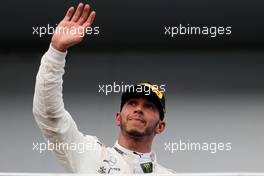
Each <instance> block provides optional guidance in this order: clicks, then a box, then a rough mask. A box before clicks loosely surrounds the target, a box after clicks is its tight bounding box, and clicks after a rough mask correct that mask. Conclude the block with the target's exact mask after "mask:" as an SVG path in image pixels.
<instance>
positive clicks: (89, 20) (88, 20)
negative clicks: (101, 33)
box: [83, 11, 96, 28]
mask: <svg viewBox="0 0 264 176" xmlns="http://www.w3.org/2000/svg"><path fill="white" fill-rule="evenodd" d="M95 15H96V13H95V11H92V12H91V14H90V16H89V18H88V19H87V20H86V22H85V23H84V24H83V27H84V28H87V27H89V26H91V25H92V24H93V21H94V18H95Z"/></svg>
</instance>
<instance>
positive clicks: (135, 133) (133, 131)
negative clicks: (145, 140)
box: [126, 128, 146, 137]
mask: <svg viewBox="0 0 264 176" xmlns="http://www.w3.org/2000/svg"><path fill="white" fill-rule="evenodd" d="M126 132H127V134H128V135H129V136H132V137H144V136H146V134H145V132H144V131H140V130H138V129H135V128H132V129H128V130H126Z"/></svg>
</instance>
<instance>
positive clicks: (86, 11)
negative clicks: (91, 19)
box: [77, 4, 90, 25]
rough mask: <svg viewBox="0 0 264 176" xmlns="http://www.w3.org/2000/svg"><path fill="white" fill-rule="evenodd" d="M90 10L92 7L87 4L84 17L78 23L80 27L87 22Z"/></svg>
mask: <svg viewBox="0 0 264 176" xmlns="http://www.w3.org/2000/svg"><path fill="white" fill-rule="evenodd" d="M89 9H90V6H89V5H88V4H86V5H85V6H84V9H83V13H82V16H81V17H80V19H79V20H78V22H77V23H78V24H79V25H83V23H84V22H85V21H86V20H87V18H88V14H89V13H88V12H89Z"/></svg>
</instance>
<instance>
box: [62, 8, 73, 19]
mask: <svg viewBox="0 0 264 176" xmlns="http://www.w3.org/2000/svg"><path fill="white" fill-rule="evenodd" d="M73 12H74V7H70V8H69V9H68V11H67V13H66V15H65V17H64V19H63V20H66V21H69V20H70V19H71V17H72V14H73Z"/></svg>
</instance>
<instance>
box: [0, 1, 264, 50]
mask: <svg viewBox="0 0 264 176" xmlns="http://www.w3.org/2000/svg"><path fill="white" fill-rule="evenodd" d="M86 2H87V3H89V4H90V5H91V7H92V9H93V10H96V11H97V16H96V20H95V23H94V26H99V27H100V34H99V35H98V36H91V37H89V40H86V41H85V42H83V43H82V44H81V46H78V48H79V49H85V50H86V49H96V50H98V49H105V50H111V51H112V50H120V49H122V50H123V49H127V50H131V49H132V50H133V49H141V50H146V49H155V50H156V49H181V48H183V49H185V48H188V49H190V48H191V49H196V48H198V49H212V48H213V49H219V48H221V49H239V48H242V49H248V48H250V49H261V48H263V46H264V33H263V30H264V20H263V17H264V11H263V6H264V1H261V0H242V1H230V0H221V1H211V0H199V1H197V0H145V1H141V0H133V1H131V0H128V1H122V0H113V1H100V0H97V1H95V0H91V1H83V3H86ZM78 3H79V1H73V0H71V1H65V0H56V1H39V0H38V1H33V0H25V1H15V2H14V1H2V4H1V11H0V15H1V16H2V20H1V33H0V38H1V49H2V50H17V49H22V50H31V49H33V48H34V50H35V49H40V48H41V47H40V46H42V47H43V46H46V43H48V42H49V41H50V36H47V35H46V36H43V37H41V38H39V37H38V36H36V35H34V36H33V35H32V32H33V29H32V27H33V26H47V24H50V25H53V26H55V25H56V24H58V22H59V21H60V20H61V19H62V18H63V17H64V15H65V12H66V11H67V9H68V8H69V6H71V5H74V6H76V5H77V4H78ZM179 24H182V25H187V24H190V26H208V27H210V26H224V27H225V26H231V27H232V35H228V36H224V35H222V36H219V37H216V38H211V37H209V36H198V35H196V36H195V35H192V36H177V37H174V38H170V37H169V36H166V35H164V32H165V30H164V27H165V26H178V25H179Z"/></svg>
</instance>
